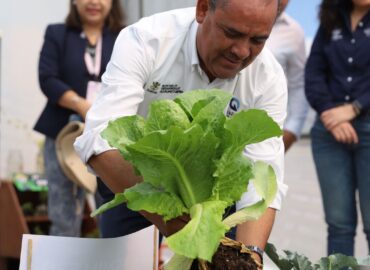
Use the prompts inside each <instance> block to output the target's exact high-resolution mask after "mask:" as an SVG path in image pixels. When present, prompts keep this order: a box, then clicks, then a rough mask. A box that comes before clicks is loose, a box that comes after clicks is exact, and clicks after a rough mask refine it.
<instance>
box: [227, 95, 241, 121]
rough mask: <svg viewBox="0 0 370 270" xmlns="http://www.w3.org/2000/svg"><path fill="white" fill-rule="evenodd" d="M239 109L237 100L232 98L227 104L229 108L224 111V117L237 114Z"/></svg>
mask: <svg viewBox="0 0 370 270" xmlns="http://www.w3.org/2000/svg"><path fill="white" fill-rule="evenodd" d="M239 108H240V101H239V99H237V98H236V97H233V98H232V99H231V100H230V102H229V106H228V108H227V111H226V116H227V117H231V116H233V115H234V114H235V113H236V112H238V110H239Z"/></svg>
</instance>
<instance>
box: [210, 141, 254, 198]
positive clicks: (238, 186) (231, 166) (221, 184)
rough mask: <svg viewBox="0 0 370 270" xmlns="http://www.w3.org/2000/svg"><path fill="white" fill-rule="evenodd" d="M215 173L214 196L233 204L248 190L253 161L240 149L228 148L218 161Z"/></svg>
mask: <svg viewBox="0 0 370 270" xmlns="http://www.w3.org/2000/svg"><path fill="white" fill-rule="evenodd" d="M216 168H217V169H216V171H215V173H214V174H213V176H214V177H215V184H214V187H213V190H212V198H213V199H215V200H221V201H225V202H227V203H228V205H231V204H233V203H234V202H235V201H238V200H240V197H241V196H242V194H243V193H244V192H246V191H247V187H248V182H249V179H250V178H251V177H252V176H253V174H252V163H251V161H250V160H249V159H248V158H246V157H245V156H244V155H243V154H242V153H241V152H240V151H239V150H236V149H234V148H228V149H227V150H226V151H225V152H224V154H223V155H222V157H221V159H220V160H219V161H218V162H216Z"/></svg>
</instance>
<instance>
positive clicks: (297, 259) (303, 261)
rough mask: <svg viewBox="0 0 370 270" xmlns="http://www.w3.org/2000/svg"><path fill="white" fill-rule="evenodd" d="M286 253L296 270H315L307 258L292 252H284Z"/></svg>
mask: <svg viewBox="0 0 370 270" xmlns="http://www.w3.org/2000/svg"><path fill="white" fill-rule="evenodd" d="M284 252H285V254H286V255H287V259H288V260H289V261H290V263H291V264H292V265H293V267H294V269H297V270H313V266H312V263H311V262H310V260H309V259H308V258H307V257H306V256H304V255H300V254H298V253H296V252H290V251H287V250H284Z"/></svg>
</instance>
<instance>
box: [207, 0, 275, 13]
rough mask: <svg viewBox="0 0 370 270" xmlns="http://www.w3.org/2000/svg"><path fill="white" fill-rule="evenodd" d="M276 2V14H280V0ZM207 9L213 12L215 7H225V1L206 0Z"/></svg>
mask: <svg viewBox="0 0 370 270" xmlns="http://www.w3.org/2000/svg"><path fill="white" fill-rule="evenodd" d="M277 1H278V14H280V2H281V0H277ZM208 3H209V7H210V9H211V10H215V9H216V7H217V5H220V4H221V5H222V6H225V5H226V4H227V0H208Z"/></svg>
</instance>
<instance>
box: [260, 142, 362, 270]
mask: <svg viewBox="0 0 370 270" xmlns="http://www.w3.org/2000/svg"><path fill="white" fill-rule="evenodd" d="M285 164H286V165H285V166H286V168H285V182H286V183H287V184H288V186H289V191H288V194H287V196H286V197H285V199H284V203H283V208H282V210H281V211H280V212H279V213H278V216H277V220H276V222H275V225H274V229H273V232H272V234H271V236H270V239H269V242H271V243H273V244H274V245H275V246H276V248H277V250H278V251H279V253H282V250H291V251H296V252H298V253H300V254H304V255H306V256H307V257H308V258H309V259H310V260H311V261H313V262H316V261H317V260H318V259H320V258H321V257H324V256H326V224H325V222H324V213H323V208H322V202H321V194H320V189H319V186H318V181H317V177H316V172H315V168H314V164H313V159H312V154H311V148H310V140H309V139H307V138H304V139H301V140H300V141H299V142H298V143H296V144H294V145H293V147H292V148H291V149H290V150H289V151H288V153H287V155H286V161H285ZM362 229H363V228H362V222H361V220H360V221H359V226H358V228H357V236H356V247H355V252H356V254H355V256H356V257H365V256H366V255H367V252H368V250H367V243H366V238H365V235H364V233H363V231H362ZM265 269H277V268H276V267H274V265H273V264H272V263H271V262H270V261H269V260H267V259H266V262H265Z"/></svg>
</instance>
